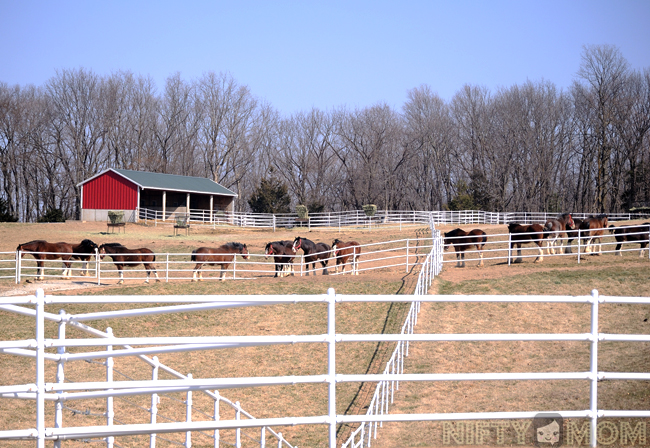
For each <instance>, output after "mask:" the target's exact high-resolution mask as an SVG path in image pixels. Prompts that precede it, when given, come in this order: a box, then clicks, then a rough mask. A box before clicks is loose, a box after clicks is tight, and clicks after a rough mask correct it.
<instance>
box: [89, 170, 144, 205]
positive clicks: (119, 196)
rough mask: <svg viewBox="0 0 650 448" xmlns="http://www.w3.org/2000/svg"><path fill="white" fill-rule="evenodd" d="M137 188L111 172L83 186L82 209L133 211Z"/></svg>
mask: <svg viewBox="0 0 650 448" xmlns="http://www.w3.org/2000/svg"><path fill="white" fill-rule="evenodd" d="M137 207H138V187H137V185H135V184H133V183H132V182H130V181H128V180H126V179H124V178H123V177H122V176H119V175H117V174H116V173H114V172H112V171H108V172H106V173H104V174H103V175H101V176H99V177H97V178H95V179H93V180H91V181H89V182H87V183H85V184H84V185H83V203H82V204H81V208H82V209H88V210H90V209H96V210H97V209H99V210H135V209H136V208H137Z"/></svg>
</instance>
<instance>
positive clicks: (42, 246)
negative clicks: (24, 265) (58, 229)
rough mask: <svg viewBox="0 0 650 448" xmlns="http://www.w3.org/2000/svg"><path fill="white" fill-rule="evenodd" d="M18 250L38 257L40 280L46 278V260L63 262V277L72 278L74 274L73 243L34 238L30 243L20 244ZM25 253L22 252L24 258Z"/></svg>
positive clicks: (37, 273)
mask: <svg viewBox="0 0 650 448" xmlns="http://www.w3.org/2000/svg"><path fill="white" fill-rule="evenodd" d="M16 251H17V252H18V251H20V252H24V253H29V254H30V255H32V256H33V257H34V258H35V259H36V266H37V270H36V277H37V279H38V280H44V279H45V260H58V259H59V258H60V259H61V261H62V262H63V268H64V269H63V274H62V275H61V276H62V277H63V278H70V277H71V276H72V269H71V267H70V266H71V264H72V263H71V262H70V258H72V255H73V253H72V244H68V243H63V242H59V243H48V242H47V241H45V240H34V241H30V242H28V243H23V244H19V245H18V247H17V248H16ZM23 255H24V254H23V253H21V254H20V257H21V258H22V256H23Z"/></svg>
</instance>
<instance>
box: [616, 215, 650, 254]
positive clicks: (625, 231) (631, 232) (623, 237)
mask: <svg viewBox="0 0 650 448" xmlns="http://www.w3.org/2000/svg"><path fill="white" fill-rule="evenodd" d="M609 233H612V234H614V238H616V243H617V244H616V252H617V253H618V254H619V255H620V256H621V257H622V256H623V253H622V252H621V246H622V245H623V243H624V242H628V243H639V245H640V250H639V257H640V258H643V252H644V251H645V249H646V248H647V247H648V240H649V238H650V222H644V223H643V224H641V225H640V226H620V227H615V226H614V225H611V226H609Z"/></svg>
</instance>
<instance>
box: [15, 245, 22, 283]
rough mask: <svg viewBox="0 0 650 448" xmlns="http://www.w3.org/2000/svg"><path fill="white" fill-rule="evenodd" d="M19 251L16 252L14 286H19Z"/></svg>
mask: <svg viewBox="0 0 650 448" xmlns="http://www.w3.org/2000/svg"><path fill="white" fill-rule="evenodd" d="M20 260H21V257H20V251H19V250H17V251H16V284H17V285H20Z"/></svg>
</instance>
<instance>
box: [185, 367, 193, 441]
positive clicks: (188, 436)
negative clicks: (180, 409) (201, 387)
mask: <svg viewBox="0 0 650 448" xmlns="http://www.w3.org/2000/svg"><path fill="white" fill-rule="evenodd" d="M187 379H188V380H190V381H191V380H192V374H191V373H188V374H187ZM185 422H187V423H191V422H192V391H191V390H188V391H187V400H186V402H185ZM191 447H192V431H187V432H186V433H185V448H191Z"/></svg>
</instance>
